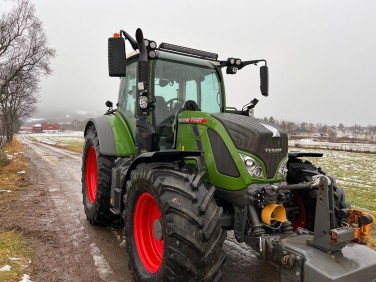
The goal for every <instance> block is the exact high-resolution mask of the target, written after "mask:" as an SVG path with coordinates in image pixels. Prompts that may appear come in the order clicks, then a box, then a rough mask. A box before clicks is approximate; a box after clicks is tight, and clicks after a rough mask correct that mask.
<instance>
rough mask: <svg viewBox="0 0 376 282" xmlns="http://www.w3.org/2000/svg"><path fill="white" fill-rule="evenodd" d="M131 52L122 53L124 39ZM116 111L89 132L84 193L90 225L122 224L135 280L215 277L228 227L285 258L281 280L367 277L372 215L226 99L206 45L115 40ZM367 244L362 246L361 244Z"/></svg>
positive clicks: (226, 63)
mask: <svg viewBox="0 0 376 282" xmlns="http://www.w3.org/2000/svg"><path fill="white" fill-rule="evenodd" d="M126 41H128V42H129V43H130V45H131V47H132V48H133V50H134V51H133V52H132V53H130V54H129V55H128V56H127V57H126V52H125V42H126ZM108 62H109V75H110V76H112V77H120V78H121V80H120V89H119V99H118V103H117V104H116V109H113V104H112V103H111V102H109V101H108V102H107V103H106V106H107V107H108V108H109V109H108V111H107V112H106V114H105V115H103V116H100V117H96V118H93V119H91V120H90V121H89V122H88V123H87V125H86V128H85V145H84V153H83V163H82V193H83V204H84V209H85V213H86V216H87V219H88V220H89V221H90V223H92V224H96V223H102V224H114V223H118V224H123V225H124V232H125V236H126V242H127V244H126V245H127V246H126V250H127V252H128V255H129V260H130V268H131V270H132V272H133V276H134V279H135V280H136V281H139V280H145V281H166V280H177V281H217V280H219V279H220V277H221V271H220V269H221V266H222V264H223V263H224V262H225V259H226V254H225V253H224V251H223V250H222V245H223V243H224V240H225V239H226V236H227V232H228V231H230V232H233V233H234V236H235V238H236V240H237V241H238V242H246V243H247V244H249V245H250V246H251V247H252V248H253V249H255V250H256V251H258V252H259V253H260V256H261V257H262V258H264V259H266V260H270V261H273V262H275V263H277V264H279V265H280V269H281V280H282V281H329V280H331V281H332V280H333V281H350V280H351V281H371V280H372V279H375V277H376V252H374V251H372V250H371V249H369V248H368V247H366V246H364V245H365V244H366V241H367V238H368V233H369V226H370V223H371V222H372V221H373V220H374V218H373V217H372V216H371V215H368V214H366V213H363V212H361V211H358V210H353V209H351V208H350V207H349V205H347V204H346V202H345V194H344V190H343V189H342V188H340V187H337V185H336V183H335V179H334V177H332V176H330V175H327V174H326V173H325V172H323V171H322V170H321V169H319V168H317V167H315V166H313V165H312V164H311V163H310V162H308V161H304V160H303V159H302V158H304V157H320V156H321V155H320V154H312V153H309V154H304V153H290V154H289V153H288V139H287V134H286V133H285V132H283V131H282V130H281V129H279V128H278V127H276V126H275V125H273V124H271V123H268V122H265V121H262V120H259V119H256V118H254V117H253V108H254V106H255V105H256V103H257V102H258V101H257V99H254V100H252V101H251V102H250V103H248V104H246V105H245V106H244V107H243V108H242V110H237V109H236V108H231V107H228V106H227V105H226V96H225V87H224V79H223V75H222V71H221V70H222V68H226V73H227V74H235V73H236V72H237V71H239V70H242V69H243V68H244V67H246V66H248V65H257V64H261V65H262V66H261V67H260V81H261V83H260V84H261V85H260V88H261V93H262V95H264V96H267V95H268V67H267V64H266V61H265V60H249V61H242V60H240V59H238V58H229V59H227V60H223V61H222V60H218V55H217V54H214V53H210V52H205V51H200V50H196V49H191V48H186V47H181V46H177V45H173V44H167V43H161V44H160V45H159V46H157V44H156V42H155V41H152V40H147V39H144V37H143V33H142V31H141V30H140V29H138V30H137V32H136V40H135V39H134V38H132V36H130V35H129V34H128V33H127V32H125V31H123V30H121V31H120V33H119V34H114V37H112V38H109V39H108ZM356 243H359V244H356Z"/></svg>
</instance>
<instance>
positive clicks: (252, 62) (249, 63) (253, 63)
mask: <svg viewBox="0 0 376 282" xmlns="http://www.w3.org/2000/svg"><path fill="white" fill-rule="evenodd" d="M259 62H265V66H266V65H267V62H266V60H252V61H244V62H242V63H241V65H240V66H239V67H238V69H239V70H241V69H242V68H243V67H245V66H248V65H255V64H257V63H259Z"/></svg>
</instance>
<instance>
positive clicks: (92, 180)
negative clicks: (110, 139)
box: [86, 146, 98, 204]
mask: <svg viewBox="0 0 376 282" xmlns="http://www.w3.org/2000/svg"><path fill="white" fill-rule="evenodd" d="M97 179H98V172H97V156H96V154H95V149H94V147H93V146H91V147H90V149H89V152H88V154H87V159H86V192H87V197H88V198H89V202H90V203H92V204H93V203H94V201H95V197H96V196H97Z"/></svg>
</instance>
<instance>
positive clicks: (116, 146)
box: [85, 113, 135, 157]
mask: <svg viewBox="0 0 376 282" xmlns="http://www.w3.org/2000/svg"><path fill="white" fill-rule="evenodd" d="M91 125H94V126H95V129H96V131H97V134H98V139H99V146H100V152H101V154H104V155H107V156H116V157H126V156H132V155H134V154H135V147H134V141H133V137H132V134H131V131H130V129H129V128H128V125H127V123H126V122H125V121H124V119H123V118H122V117H121V115H120V114H118V113H116V114H114V115H104V116H99V117H95V118H91V119H90V120H89V121H88V122H87V124H86V127H85V134H86V130H87V129H88V128H89V126H91Z"/></svg>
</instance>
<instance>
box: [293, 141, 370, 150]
mask: <svg viewBox="0 0 376 282" xmlns="http://www.w3.org/2000/svg"><path fill="white" fill-rule="evenodd" d="M289 146H290V147H297V148H308V149H324V150H335V151H348V152H365V153H376V144H362V143H332V142H320V141H315V140H312V139H300V140H289Z"/></svg>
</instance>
